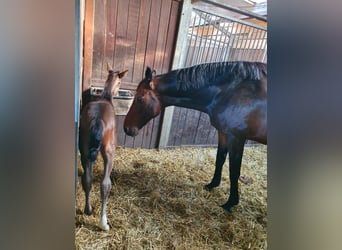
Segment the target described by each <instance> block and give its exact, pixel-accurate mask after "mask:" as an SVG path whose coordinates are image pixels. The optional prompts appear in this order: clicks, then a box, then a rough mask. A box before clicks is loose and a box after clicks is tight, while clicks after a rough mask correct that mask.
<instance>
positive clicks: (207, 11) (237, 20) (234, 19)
mask: <svg viewBox="0 0 342 250" xmlns="http://www.w3.org/2000/svg"><path fill="white" fill-rule="evenodd" d="M194 10H199V11H202V12H206V13H209V14H211V15H214V16H217V17H221V18H225V19H228V20H230V21H232V22H238V23H242V24H245V25H249V26H251V27H254V28H257V29H262V30H267V28H265V27H263V26H260V25H257V24H255V23H250V22H246V21H244V20H241V19H238V18H234V17H225V16H223V15H220V14H218V13H215V12H213V11H211V10H207V9H202V8H201V7H200V6H196V7H194Z"/></svg>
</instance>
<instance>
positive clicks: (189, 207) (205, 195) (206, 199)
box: [75, 145, 267, 249]
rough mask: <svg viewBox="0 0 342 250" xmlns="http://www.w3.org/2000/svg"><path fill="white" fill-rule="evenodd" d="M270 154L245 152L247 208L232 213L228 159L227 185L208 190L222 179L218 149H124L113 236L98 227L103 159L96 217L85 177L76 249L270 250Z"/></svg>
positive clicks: (243, 199) (111, 206)
mask: <svg viewBox="0 0 342 250" xmlns="http://www.w3.org/2000/svg"><path fill="white" fill-rule="evenodd" d="M266 155H267V147H266V146H259V145H258V146H249V147H245V151H244V157H243V161H242V168H241V175H242V178H241V179H240V181H239V187H240V204H239V205H238V206H236V207H234V208H233V209H232V213H227V212H225V211H224V210H223V209H222V208H221V207H220V205H222V204H223V203H225V202H226V201H227V198H228V193H229V175H228V161H227V162H226V163H225V165H224V168H223V174H222V181H221V185H220V186H219V187H217V188H215V189H214V190H213V191H212V192H208V191H205V190H204V189H203V186H204V185H205V184H207V183H208V182H210V180H211V178H212V176H213V173H214V169H215V165H214V163H215V157H216V149H215V148H176V149H166V150H148V149H128V148H117V150H116V154H115V162H114V168H113V171H112V174H111V180H112V182H113V188H112V191H111V193H110V197H109V201H108V205H107V216H108V220H109V223H110V225H111V230H110V231H108V232H104V231H101V230H100V229H99V228H98V227H97V223H98V220H99V215H100V209H101V202H100V181H101V178H102V174H103V161H102V158H101V157H100V156H99V157H98V159H97V162H96V166H95V167H94V181H93V188H92V192H91V196H90V197H91V204H92V206H93V209H94V213H93V214H92V215H91V216H86V215H85V214H83V208H84V193H83V191H82V187H81V182H80V176H79V179H78V185H77V194H76V198H77V200H76V207H77V209H76V228H75V241H76V249H152V248H153V249H266V248H267V243H266V228H267V217H266V215H267V206H266V204H267V175H266V172H267V160H266ZM79 166H80V164H79ZM79 172H80V174H81V172H82V171H81V168H80V171H79Z"/></svg>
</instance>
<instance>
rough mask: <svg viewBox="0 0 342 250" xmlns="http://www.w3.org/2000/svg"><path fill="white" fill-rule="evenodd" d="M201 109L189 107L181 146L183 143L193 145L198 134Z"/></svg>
mask: <svg viewBox="0 0 342 250" xmlns="http://www.w3.org/2000/svg"><path fill="white" fill-rule="evenodd" d="M199 114H200V111H197V110H193V109H188V112H187V116H186V118H185V120H183V122H184V130H183V136H182V141H181V146H183V145H193V143H194V137H195V134H196V128H197V124H198V119H199Z"/></svg>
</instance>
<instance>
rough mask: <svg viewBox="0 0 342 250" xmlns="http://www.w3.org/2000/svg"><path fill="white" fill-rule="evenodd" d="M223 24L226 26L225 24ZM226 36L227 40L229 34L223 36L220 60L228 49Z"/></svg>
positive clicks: (223, 58)
mask: <svg viewBox="0 0 342 250" xmlns="http://www.w3.org/2000/svg"><path fill="white" fill-rule="evenodd" d="M228 25H229V24H228ZM224 26H226V24H225V25H224ZM227 38H228V41H229V40H230V36H227V35H226V36H225V38H224V42H223V47H222V53H221V60H222V61H225V53H226V51H227V50H228V46H229V43H227ZM225 45H227V46H225Z"/></svg>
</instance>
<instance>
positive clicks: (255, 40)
mask: <svg viewBox="0 0 342 250" xmlns="http://www.w3.org/2000/svg"><path fill="white" fill-rule="evenodd" d="M262 32H263V31H262V30H258V33H257V34H256V36H255V39H254V44H253V49H254V55H253V61H257V60H258V54H257V52H258V49H257V46H258V42H259V39H260V38H261V35H262Z"/></svg>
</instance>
